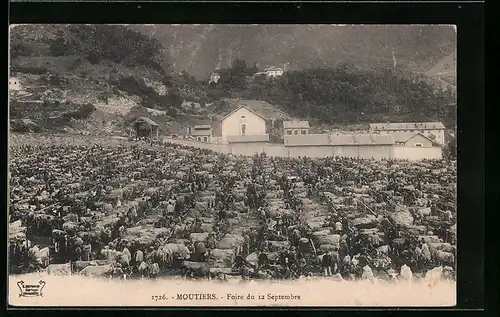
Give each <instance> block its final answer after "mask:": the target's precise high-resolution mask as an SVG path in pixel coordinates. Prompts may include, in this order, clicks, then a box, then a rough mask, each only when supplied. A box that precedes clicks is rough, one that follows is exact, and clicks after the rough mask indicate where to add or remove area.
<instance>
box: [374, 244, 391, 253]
mask: <svg viewBox="0 0 500 317" xmlns="http://www.w3.org/2000/svg"><path fill="white" fill-rule="evenodd" d="M389 252H391V247H390V246H389V245H387V244H386V245H383V246H380V247H378V248H377V255H381V254H385V255H389Z"/></svg>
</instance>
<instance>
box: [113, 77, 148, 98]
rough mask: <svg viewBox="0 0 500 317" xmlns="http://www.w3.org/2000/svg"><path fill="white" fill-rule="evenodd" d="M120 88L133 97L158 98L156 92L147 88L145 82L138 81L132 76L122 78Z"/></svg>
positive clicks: (119, 83)
mask: <svg viewBox="0 0 500 317" xmlns="http://www.w3.org/2000/svg"><path fill="white" fill-rule="evenodd" d="M118 88H119V89H121V90H123V91H125V92H127V93H129V94H132V95H137V96H144V95H146V96H153V97H154V96H156V95H157V93H156V91H155V90H154V89H153V88H151V87H149V86H147V85H146V83H145V82H144V81H143V80H138V79H136V78H134V77H132V76H129V77H123V78H120V81H119V82H118Z"/></svg>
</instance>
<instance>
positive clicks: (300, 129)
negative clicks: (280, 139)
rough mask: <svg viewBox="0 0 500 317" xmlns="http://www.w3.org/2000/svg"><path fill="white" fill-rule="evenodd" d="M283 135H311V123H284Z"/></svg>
mask: <svg viewBox="0 0 500 317" xmlns="http://www.w3.org/2000/svg"><path fill="white" fill-rule="evenodd" d="M283 131H284V133H283V135H292V134H309V121H283Z"/></svg>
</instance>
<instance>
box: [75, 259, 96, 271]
mask: <svg viewBox="0 0 500 317" xmlns="http://www.w3.org/2000/svg"><path fill="white" fill-rule="evenodd" d="M97 265H98V264H97V262H96V261H75V262H73V269H74V270H75V271H76V272H80V271H81V270H83V269H84V268H86V267H87V266H97Z"/></svg>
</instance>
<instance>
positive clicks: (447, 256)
mask: <svg viewBox="0 0 500 317" xmlns="http://www.w3.org/2000/svg"><path fill="white" fill-rule="evenodd" d="M436 260H437V262H438V264H439V265H447V266H451V267H453V266H454V265H455V257H454V256H453V254H452V253H450V252H444V251H437V252H436Z"/></svg>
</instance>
